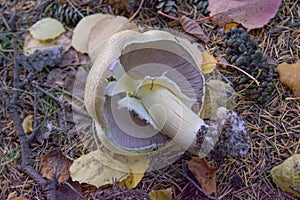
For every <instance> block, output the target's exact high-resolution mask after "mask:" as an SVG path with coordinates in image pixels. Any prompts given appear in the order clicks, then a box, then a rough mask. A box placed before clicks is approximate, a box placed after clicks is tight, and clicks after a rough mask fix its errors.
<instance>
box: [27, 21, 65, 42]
mask: <svg viewBox="0 0 300 200" xmlns="http://www.w3.org/2000/svg"><path fill="white" fill-rule="evenodd" d="M29 31H30V34H31V35H32V36H33V37H34V38H36V39H38V40H42V41H45V40H51V39H55V38H57V37H58V36H60V35H61V34H62V33H64V32H65V31H66V30H65V28H64V26H63V25H62V24H61V23H60V22H59V21H57V20H56V19H53V18H43V19H41V20H39V21H38V22H36V23H35V24H33V25H32V26H31V27H30V29H29Z"/></svg>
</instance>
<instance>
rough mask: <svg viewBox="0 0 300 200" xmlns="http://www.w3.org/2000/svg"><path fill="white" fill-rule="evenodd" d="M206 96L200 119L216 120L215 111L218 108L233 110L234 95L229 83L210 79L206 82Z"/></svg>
mask: <svg viewBox="0 0 300 200" xmlns="http://www.w3.org/2000/svg"><path fill="white" fill-rule="evenodd" d="M206 86H207V87H206V94H205V101H204V105H203V109H202V111H201V115H200V116H201V118H202V119H204V118H211V119H214V120H216V119H217V110H218V108H219V107H225V108H227V109H233V107H234V105H236V103H235V97H236V93H235V91H234V89H233V88H232V87H231V86H230V84H229V83H224V82H223V81H220V80H213V79H210V80H208V81H207V82H206Z"/></svg>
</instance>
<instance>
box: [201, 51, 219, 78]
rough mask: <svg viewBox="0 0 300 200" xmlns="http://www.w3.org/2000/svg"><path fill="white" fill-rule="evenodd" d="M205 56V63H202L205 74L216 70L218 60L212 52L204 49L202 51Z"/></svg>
mask: <svg viewBox="0 0 300 200" xmlns="http://www.w3.org/2000/svg"><path fill="white" fill-rule="evenodd" d="M202 56H203V61H202V62H203V64H202V65H201V68H202V71H203V73H204V74H208V73H211V72H213V71H214V69H215V68H216V62H217V60H216V59H215V57H214V56H213V55H211V54H209V53H208V52H207V51H204V52H203V53H202Z"/></svg>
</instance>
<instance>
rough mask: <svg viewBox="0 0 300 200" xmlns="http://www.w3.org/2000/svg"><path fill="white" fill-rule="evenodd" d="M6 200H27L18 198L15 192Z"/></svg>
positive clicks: (22, 197)
mask: <svg viewBox="0 0 300 200" xmlns="http://www.w3.org/2000/svg"><path fill="white" fill-rule="evenodd" d="M7 200H28V199H27V198H26V197H25V196H19V197H18V193H17V192H16V191H13V192H11V193H10V194H9V195H8V196H7Z"/></svg>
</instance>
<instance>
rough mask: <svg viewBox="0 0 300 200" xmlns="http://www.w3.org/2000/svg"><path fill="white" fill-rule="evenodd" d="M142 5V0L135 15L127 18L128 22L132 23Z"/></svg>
mask: <svg viewBox="0 0 300 200" xmlns="http://www.w3.org/2000/svg"><path fill="white" fill-rule="evenodd" d="M143 3H144V0H141V3H140V5H139V7H138V9H137V10H136V11H135V13H134V14H133V15H132V16H131V17H130V18H129V21H132V20H133V19H134V18H135V17H136V16H137V14H138V13H139V12H140V10H141V8H142V6H143Z"/></svg>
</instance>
